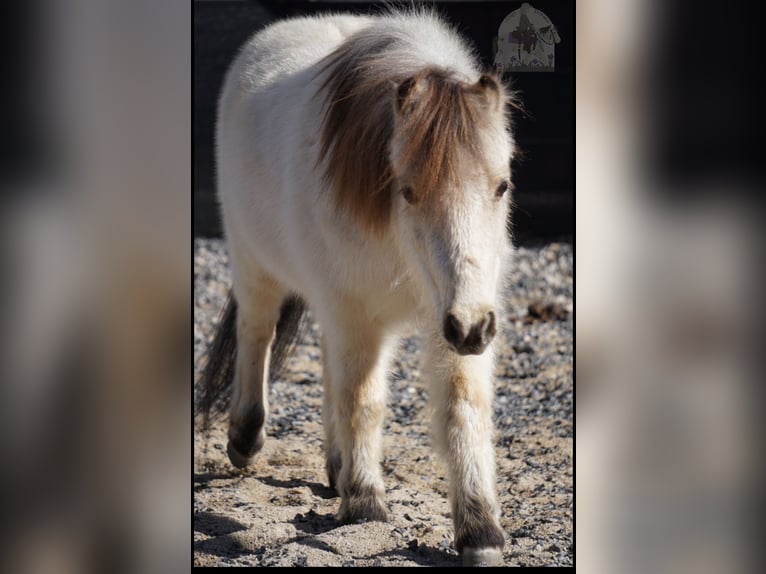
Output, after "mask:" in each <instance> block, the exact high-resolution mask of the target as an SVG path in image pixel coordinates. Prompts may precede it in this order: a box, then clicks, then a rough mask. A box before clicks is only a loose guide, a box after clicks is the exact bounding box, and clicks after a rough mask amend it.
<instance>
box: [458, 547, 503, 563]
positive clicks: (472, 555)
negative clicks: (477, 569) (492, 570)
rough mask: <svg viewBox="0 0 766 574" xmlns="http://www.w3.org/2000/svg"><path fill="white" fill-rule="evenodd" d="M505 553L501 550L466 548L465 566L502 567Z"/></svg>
mask: <svg viewBox="0 0 766 574" xmlns="http://www.w3.org/2000/svg"><path fill="white" fill-rule="evenodd" d="M502 565H503V551H502V550H501V549H500V548H491V547H490V548H464V549H463V566H502Z"/></svg>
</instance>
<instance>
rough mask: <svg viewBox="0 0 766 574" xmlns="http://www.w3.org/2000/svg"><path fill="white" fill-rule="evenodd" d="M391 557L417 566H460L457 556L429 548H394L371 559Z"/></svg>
mask: <svg viewBox="0 0 766 574" xmlns="http://www.w3.org/2000/svg"><path fill="white" fill-rule="evenodd" d="M391 556H400V557H402V558H406V559H407V560H412V561H413V562H415V563H416V564H417V565H418V566H461V562H460V559H459V558H458V557H457V556H451V555H449V554H447V553H446V552H444V551H442V550H439V549H438V548H431V547H430V546H418V547H417V548H416V549H414V550H409V549H407V548H395V549H393V550H386V551H385V552H380V553H379V554H376V555H375V556H373V558H388V557H391Z"/></svg>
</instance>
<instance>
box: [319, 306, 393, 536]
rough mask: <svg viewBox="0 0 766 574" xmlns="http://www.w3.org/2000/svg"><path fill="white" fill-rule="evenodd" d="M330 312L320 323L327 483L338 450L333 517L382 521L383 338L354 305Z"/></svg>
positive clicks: (360, 307)
mask: <svg viewBox="0 0 766 574" xmlns="http://www.w3.org/2000/svg"><path fill="white" fill-rule="evenodd" d="M334 308H335V309H336V310H337V313H336V315H335V316H334V317H329V316H328V317H325V318H322V320H321V322H322V325H323V329H324V332H325V336H326V345H325V347H326V349H325V350H326V354H327V361H328V364H329V367H330V372H331V377H330V380H329V383H330V385H331V395H330V398H329V403H330V404H328V403H326V405H327V406H329V408H330V412H331V413H332V419H331V420H332V423H331V424H332V425H333V432H334V437H332V438H333V439H334V445H328V446H330V449H329V450H328V455H329V459H328V465H329V470H330V473H331V478H332V473H334V472H336V470H337V467H336V466H335V465H336V462H337V461H334V460H333V459H332V457H333V456H334V454H335V453H337V452H338V451H340V455H341V456H340V458H341V469H340V473H339V474H338V475H337V477H336V484H337V490H338V493H339V494H340V496H341V505H340V512H339V515H338V517H339V519H340V520H341V522H343V523H352V522H356V521H357V520H360V519H366V520H379V521H385V520H386V518H387V516H386V508H385V505H384V492H385V490H384V487H383V476H382V473H381V467H380V462H381V453H382V426H383V414H384V410H385V406H386V384H385V383H386V376H385V375H386V370H385V364H386V359H387V355H388V351H387V347H386V345H385V336H384V332H383V329H382V328H381V326H380V325H377V324H375V323H374V322H372V321H370V320H369V319H368V318H367V314H366V312H365V310H364V308H363V306H362V305H361V304H359V303H358V302H354V301H352V300H345V301H343V302H340V303H339V304H338V305H336V306H335V307H334ZM325 312H326V313H327V310H325ZM328 315H329V313H328ZM333 447H337V450H334V449H333Z"/></svg>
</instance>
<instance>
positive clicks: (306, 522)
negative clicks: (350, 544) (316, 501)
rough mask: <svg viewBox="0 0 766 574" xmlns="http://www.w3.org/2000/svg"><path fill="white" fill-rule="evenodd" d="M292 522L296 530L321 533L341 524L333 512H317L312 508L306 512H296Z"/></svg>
mask: <svg viewBox="0 0 766 574" xmlns="http://www.w3.org/2000/svg"><path fill="white" fill-rule="evenodd" d="M292 523H293V525H294V526H295V528H296V529H297V530H300V531H301V532H306V533H307V534H322V533H323V532H329V531H330V530H333V529H335V528H338V527H339V526H342V525H341V523H340V522H338V519H337V518H335V515H334V514H332V513H327V514H317V513H316V512H314V510H313V509H311V510H309V511H308V512H307V513H306V514H301V513H298V514H296V515H295V518H293V520H292Z"/></svg>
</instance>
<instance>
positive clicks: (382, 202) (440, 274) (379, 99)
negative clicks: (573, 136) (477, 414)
mask: <svg viewBox="0 0 766 574" xmlns="http://www.w3.org/2000/svg"><path fill="white" fill-rule="evenodd" d="M373 51H374V50H373ZM368 55H369V51H368ZM352 60H353V59H352ZM364 69H365V68H363V67H361V66H359V65H358V63H357V62H354V61H349V60H348V59H346V60H345V61H344V60H343V59H342V58H341V57H340V56H338V57H337V59H336V60H335V61H334V67H333V68H331V72H330V74H329V76H328V79H327V80H326V82H325V84H324V87H326V88H329V100H328V102H329V103H328V106H327V108H326V115H325V118H324V123H323V131H322V139H321V151H320V160H322V161H325V165H324V175H325V180H326V182H327V183H328V184H329V185H330V187H331V189H332V191H333V193H334V198H335V203H336V207H337V208H338V209H339V210H340V211H341V212H343V213H345V214H346V215H348V216H350V217H351V218H353V219H355V220H356V221H357V222H358V223H359V225H360V226H361V227H362V228H364V229H366V230H368V231H369V233H370V234H371V235H375V236H377V237H379V238H383V239H384V240H386V241H392V242H394V243H395V244H396V245H397V246H398V249H399V251H400V253H401V256H402V259H403V260H404V261H406V265H407V268H408V270H409V274H410V275H411V276H412V278H413V281H414V282H415V284H416V285H417V286H418V287H419V289H418V290H419V291H420V293H421V294H422V295H423V298H424V301H425V303H426V306H427V307H430V309H431V310H432V312H433V314H434V318H435V320H436V321H437V324H438V325H440V328H441V330H442V331H443V335H444V339H445V340H446V342H447V343H448V344H449V345H450V346H451V347H452V348H453V349H454V350H455V351H456V352H458V353H460V354H463V355H468V354H481V353H482V352H483V351H484V350H485V349H486V347H487V346H488V345H489V343H490V342H491V340H492V339H493V337H494V335H495V333H496V329H497V320H498V317H497V313H498V310H497V309H496V308H495V305H496V300H497V295H498V291H499V286H500V281H501V279H502V277H501V275H502V269H503V263H504V260H505V259H506V258H507V256H508V255H509V248H510V240H509V236H508V231H507V227H506V223H507V221H508V210H509V195H510V193H509V191H510V188H511V173H510V160H511V157H512V152H513V140H512V137H511V134H510V130H509V129H508V119H507V114H506V108H507V104H508V102H509V95H508V93H507V92H506V90H505V88H504V87H503V85H502V84H501V83H500V82H499V81H498V80H497V79H496V78H495V77H493V76H490V75H483V76H481V77H480V78H479V79H478V80H477V81H475V82H473V83H471V82H466V81H464V80H463V79H460V78H458V77H457V76H456V75H454V74H452V73H450V72H449V71H446V70H441V69H425V70H422V71H421V72H419V73H417V74H415V75H413V76H409V77H405V78H399V79H397V81H393V82H392V81H391V80H390V79H388V80H381V79H380V78H377V77H375V75H374V74H373V75H371V74H369V73H365V72H363V71H360V70H364ZM367 69H368V70H369V66H368V67H367Z"/></svg>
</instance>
